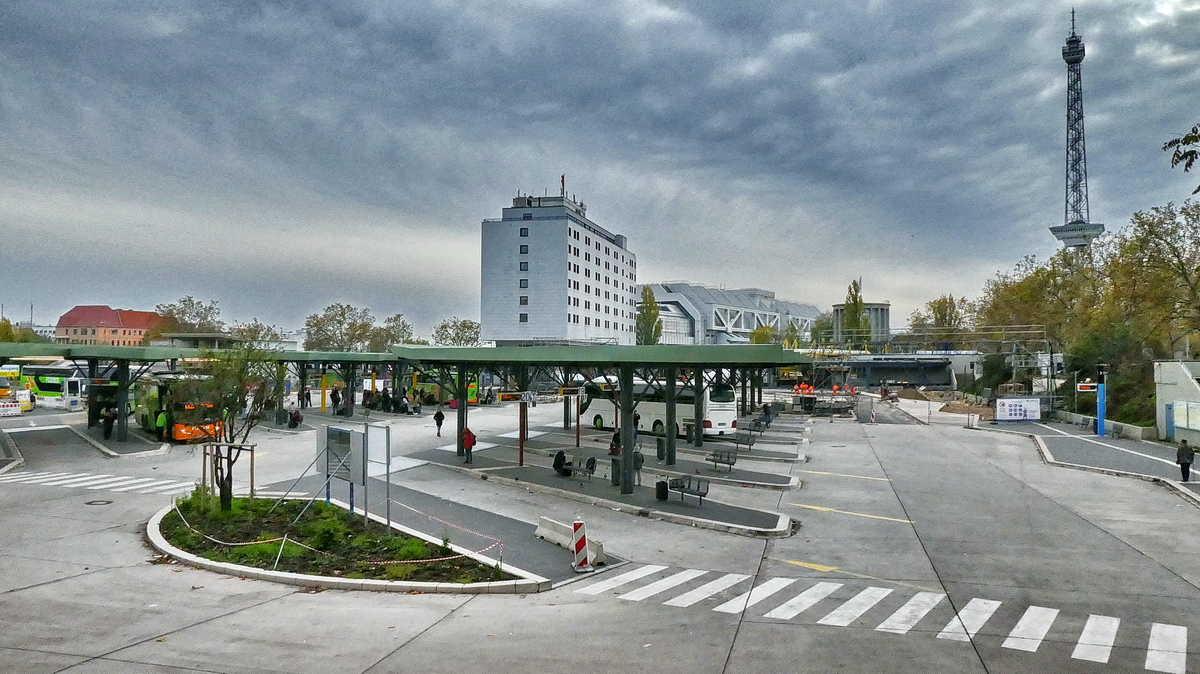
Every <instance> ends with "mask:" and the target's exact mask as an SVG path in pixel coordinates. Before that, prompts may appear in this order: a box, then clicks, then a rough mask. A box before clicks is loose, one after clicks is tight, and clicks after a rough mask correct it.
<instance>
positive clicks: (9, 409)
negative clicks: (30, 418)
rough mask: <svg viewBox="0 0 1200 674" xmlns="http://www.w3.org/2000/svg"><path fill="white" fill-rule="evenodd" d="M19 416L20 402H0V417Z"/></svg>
mask: <svg viewBox="0 0 1200 674" xmlns="http://www.w3.org/2000/svg"><path fill="white" fill-rule="evenodd" d="M19 416H21V403H0V417H19Z"/></svg>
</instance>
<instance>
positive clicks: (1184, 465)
mask: <svg viewBox="0 0 1200 674" xmlns="http://www.w3.org/2000/svg"><path fill="white" fill-rule="evenodd" d="M1195 458H1196V450H1194V449H1192V446H1191V445H1189V444H1188V441H1187V440H1180V441H1179V450H1178V451H1176V452H1175V463H1177V464H1179V471H1180V472H1181V473H1183V481H1184V482H1187V481H1188V479H1189V478H1190V477H1191V472H1192V460H1193V459H1195Z"/></svg>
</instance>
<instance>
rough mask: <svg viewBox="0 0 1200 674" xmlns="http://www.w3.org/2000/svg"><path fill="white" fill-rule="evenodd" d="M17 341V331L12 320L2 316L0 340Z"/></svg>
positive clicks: (0, 320) (0, 319)
mask: <svg viewBox="0 0 1200 674" xmlns="http://www.w3.org/2000/svg"><path fill="white" fill-rule="evenodd" d="M15 341H17V333H16V331H14V330H13V324H12V321H10V320H8V319H7V318H0V342H15Z"/></svg>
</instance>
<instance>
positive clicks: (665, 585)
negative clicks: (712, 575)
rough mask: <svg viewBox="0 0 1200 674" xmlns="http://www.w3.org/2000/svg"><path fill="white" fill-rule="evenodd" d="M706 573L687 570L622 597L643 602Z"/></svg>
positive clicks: (697, 570)
mask: <svg viewBox="0 0 1200 674" xmlns="http://www.w3.org/2000/svg"><path fill="white" fill-rule="evenodd" d="M706 573H708V572H707V571H701V570H699V569H685V570H683V571H680V572H679V573H677V574H675V575H673V576H667V577H666V578H663V579H661V580H656V581H654V582H653V583H650V584H649V585H646V586H644V587H640V588H638V589H636V590H634V591H633V592H627V593H625V594H623V595H621V599H628V600H629V601H641V600H643V599H645V598H646V597H653V596H654V595H656V594H658V593H659V592H665V591H667V590H669V589H671V588H673V587H675V586H676V585H682V584H683V583H686V582H688V581H689V580H691V579H693V578H698V577H700V576H703V575H704V574H706Z"/></svg>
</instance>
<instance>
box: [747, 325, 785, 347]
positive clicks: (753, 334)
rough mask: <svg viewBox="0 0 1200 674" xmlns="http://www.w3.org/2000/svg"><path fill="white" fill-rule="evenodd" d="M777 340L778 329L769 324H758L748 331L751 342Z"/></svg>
mask: <svg viewBox="0 0 1200 674" xmlns="http://www.w3.org/2000/svg"><path fill="white" fill-rule="evenodd" d="M778 341H779V331H778V330H776V329H775V328H772V327H771V326H769V325H760V326H758V327H757V328H754V329H753V330H751V331H750V343H751V344H774V343H776V342H778Z"/></svg>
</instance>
